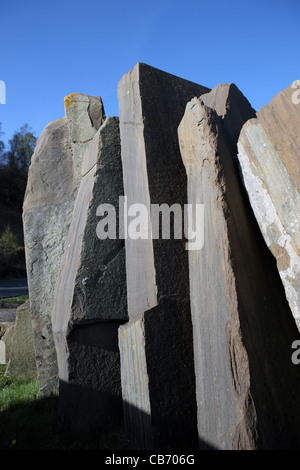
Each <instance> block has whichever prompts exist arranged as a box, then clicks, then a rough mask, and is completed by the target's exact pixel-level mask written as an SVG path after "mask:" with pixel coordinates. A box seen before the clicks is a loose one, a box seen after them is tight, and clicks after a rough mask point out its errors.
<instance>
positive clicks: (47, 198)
mask: <svg viewBox="0 0 300 470" xmlns="http://www.w3.org/2000/svg"><path fill="white" fill-rule="evenodd" d="M91 105H92V106H93V108H97V109H98V112H99V113H102V117H103V119H104V112H103V105H102V101H101V99H100V98H94V97H91V96H85V95H81V94H80V93H74V94H72V95H69V98H66V99H65V117H64V118H62V119H59V120H57V121H54V122H52V123H50V124H48V125H47V126H46V128H45V129H44V130H43V132H42V134H41V136H40V137H39V139H38V141H37V144H36V147H35V151H34V154H33V156H32V159H31V165H30V168H29V173H28V182H27V188H26V193H25V198H24V205H23V226H24V240H25V255H26V269H27V278H28V288H29V298H30V308H31V314H32V322H33V331H34V343H35V352H36V362H37V373H38V381H39V387H40V393H41V395H42V396H47V395H49V394H50V393H51V392H54V393H56V392H57V387H58V370H57V359H56V351H55V345H54V341H53V334H52V325H51V312H52V302H53V294H54V286H55V282H56V280H57V276H58V273H59V268H60V261H61V258H62V255H63V253H64V248H65V241H66V237H67V234H68V230H69V225H70V222H71V217H72V212H73V204H74V201H75V198H76V194H77V191H78V188H79V184H80V180H81V171H79V170H78V169H79V168H80V170H81V161H82V154H83V152H84V149H85V147H86V146H87V144H88V142H89V140H91V139H92V137H93V136H94V135H95V134H96V132H97V128H95V127H94V126H93V125H92V121H91V118H90V114H89V109H90V106H91ZM95 113H96V112H95V110H94V111H93V115H95ZM79 121H80V122H81V125H80V126H79V127H80V129H81V130H80V132H79V131H78V130H76V129H77V127H78V126H77V124H76V122H79ZM95 122H96V121H95ZM77 139H78V141H76V140H77Z"/></svg>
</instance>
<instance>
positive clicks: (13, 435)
mask: <svg viewBox="0 0 300 470" xmlns="http://www.w3.org/2000/svg"><path fill="white" fill-rule="evenodd" d="M5 370H6V366H5V365H1V366H0V450H132V449H134V446H133V444H132V443H131V442H130V440H129V438H128V436H127V435H126V434H125V432H124V430H123V429H122V428H121V427H120V426H118V425H116V424H114V423H111V424H110V425H108V426H107V427H106V428H105V429H101V430H99V431H98V432H94V433H90V434H84V435H82V434H78V433H72V432H70V431H68V430H65V429H64V428H63V426H62V423H61V421H60V419H59V415H58V412H57V409H58V398H57V397H56V396H52V397H49V398H40V395H39V389H38V383H37V382H35V381H31V382H25V381H23V380H19V379H15V378H12V377H7V376H5Z"/></svg>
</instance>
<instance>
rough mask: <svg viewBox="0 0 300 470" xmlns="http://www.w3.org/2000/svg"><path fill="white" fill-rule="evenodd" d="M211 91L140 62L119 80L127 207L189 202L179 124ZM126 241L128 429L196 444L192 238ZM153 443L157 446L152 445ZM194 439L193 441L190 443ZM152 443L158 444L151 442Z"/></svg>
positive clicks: (146, 440)
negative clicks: (190, 105) (186, 111)
mask: <svg viewBox="0 0 300 470" xmlns="http://www.w3.org/2000/svg"><path fill="white" fill-rule="evenodd" d="M208 91H209V89H208V88H206V87H203V86H201V85H198V84H196V83H192V82H189V81H187V80H184V79H182V78H180V77H176V76H174V75H171V74H168V73H166V72H163V71H161V70H158V69H155V68H154V67H150V66H148V65H146V64H142V63H138V64H137V65H136V66H135V67H134V69H132V70H131V71H129V72H128V73H127V74H125V75H124V76H123V77H122V79H121V80H120V82H119V85H118V99H119V111H120V133H121V147H122V162H123V173H124V191H125V196H126V197H127V203H128V207H130V206H131V205H132V204H143V205H144V206H145V207H147V209H148V215H150V207H151V205H152V204H158V205H161V204H167V205H168V206H170V207H171V206H172V205H173V204H179V205H180V210H182V208H183V205H184V204H185V203H186V197H187V195H186V174H185V169H184V166H183V163H182V160H181V156H180V151H179V145H178V137H177V127H178V125H179V123H180V120H181V118H182V115H183V113H184V109H185V106H186V103H187V102H188V101H189V100H190V99H191V98H192V97H193V96H195V95H196V96H200V95H201V94H203V93H206V92H208ZM172 230H173V229H171V237H170V239H162V238H160V239H152V238H151V237H148V238H147V239H142V238H138V239H135V240H133V239H131V238H130V237H128V238H127V239H126V240H125V244H126V273H127V299H128V316H129V319H130V321H129V322H128V323H127V324H126V325H124V326H122V327H120V331H119V346H120V354H121V373H122V393H123V398H124V407H125V422H126V427H127V429H128V430H129V431H130V433H132V434H133V435H134V437H135V438H136V439H137V440H138V442H139V443H140V445H142V446H146V447H147V446H150V445H153V446H154V448H173V449H174V448H176V445H181V446H184V445H185V444H186V445H189V446H193V445H195V442H196V423H195V419H196V412H195V407H196V403H195V391H194V387H195V384H194V370H193V352H192V331H191V319H190V305H189V298H188V290H189V286H188V256H187V252H186V251H185V241H184V240H183V239H175V238H174V237H173V233H172ZM151 442H152V444H151ZM187 443H188V444H187ZM147 448H151V447H147Z"/></svg>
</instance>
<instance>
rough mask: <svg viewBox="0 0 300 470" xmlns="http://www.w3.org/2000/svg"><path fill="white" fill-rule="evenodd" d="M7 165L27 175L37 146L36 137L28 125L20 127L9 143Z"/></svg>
mask: <svg viewBox="0 0 300 470" xmlns="http://www.w3.org/2000/svg"><path fill="white" fill-rule="evenodd" d="M8 144H9V146H10V149H9V150H8V152H7V164H8V166H9V167H10V168H12V169H14V170H17V171H21V172H24V173H26V174H27V171H28V167H29V165H30V159H31V156H32V154H33V151H34V147H35V144H36V137H35V136H34V134H33V133H32V132H31V127H29V126H28V124H24V126H22V127H20V129H19V130H18V131H16V132H15V133H14V135H13V137H12V138H11V139H10V140H9V141H8Z"/></svg>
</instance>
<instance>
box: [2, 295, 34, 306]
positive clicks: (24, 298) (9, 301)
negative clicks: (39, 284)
mask: <svg viewBox="0 0 300 470" xmlns="http://www.w3.org/2000/svg"><path fill="white" fill-rule="evenodd" d="M28 299H29V295H19V296H18V297H4V298H3V299H0V303H1V302H3V303H5V304H20V305H22V304H24V303H25V302H26V301H27V300H28Z"/></svg>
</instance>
